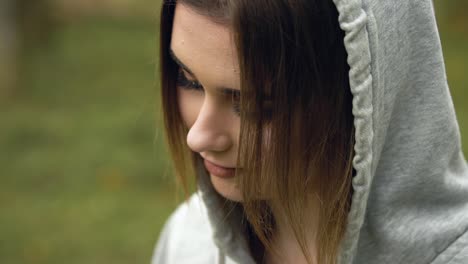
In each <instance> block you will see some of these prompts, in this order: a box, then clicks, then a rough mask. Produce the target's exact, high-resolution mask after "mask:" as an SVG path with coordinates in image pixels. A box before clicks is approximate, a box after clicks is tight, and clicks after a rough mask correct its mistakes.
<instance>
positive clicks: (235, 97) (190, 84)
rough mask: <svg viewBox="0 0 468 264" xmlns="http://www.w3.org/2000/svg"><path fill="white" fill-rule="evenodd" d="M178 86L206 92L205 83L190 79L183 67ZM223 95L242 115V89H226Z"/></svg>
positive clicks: (233, 108) (235, 111)
mask: <svg viewBox="0 0 468 264" xmlns="http://www.w3.org/2000/svg"><path fill="white" fill-rule="evenodd" d="M177 86H179V87H180V88H182V89H186V90H195V91H200V92H204V89H203V85H201V83H199V82H198V81H194V80H189V79H188V78H187V77H186V76H185V73H184V72H183V70H182V69H180V70H179V73H178V76H177ZM223 95H224V96H225V98H226V100H229V101H230V103H231V105H232V110H233V112H234V113H235V114H236V115H238V116H240V91H237V90H228V91H224V92H223Z"/></svg>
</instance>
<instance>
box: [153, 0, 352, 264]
mask: <svg viewBox="0 0 468 264" xmlns="http://www.w3.org/2000/svg"><path fill="white" fill-rule="evenodd" d="M175 2H176V1H164V3H163V8H162V13H161V28H160V34H161V35H160V36H161V38H160V40H161V42H160V56H161V57H160V58H161V65H160V66H161V75H160V76H161V88H162V89H161V92H162V95H161V96H162V106H163V114H164V122H165V129H166V137H167V141H168V144H169V147H170V151H171V155H172V158H173V162H174V165H175V169H176V173H177V176H178V179H179V180H180V182H181V184H182V185H183V187H184V189H185V190H186V192H187V178H188V175H191V174H194V171H195V170H194V166H195V163H196V158H195V155H194V153H192V152H191V151H190V150H189V149H188V147H187V145H186V143H185V138H186V135H187V132H188V130H187V128H186V127H185V126H184V123H183V122H182V119H181V116H180V113H179V108H178V103H177V89H175V85H176V78H177V70H178V66H177V64H176V63H175V62H174V61H172V59H171V57H170V55H169V47H170V40H171V32H172V22H173V17H174V9H175ZM178 2H181V3H184V4H185V5H187V6H190V7H191V8H193V10H195V11H197V12H199V13H200V14H202V15H205V16H208V17H210V18H211V19H212V20H213V21H214V22H216V23H221V24H224V25H226V26H228V27H230V28H231V30H232V34H233V37H234V40H235V44H236V46H237V54H238V57H239V58H238V59H239V65H240V78H241V98H240V109H241V132H240V142H239V144H240V146H239V152H238V157H237V162H238V163H237V164H238V166H239V164H242V168H243V169H242V174H240V175H238V176H239V177H237V178H238V180H239V188H240V189H241V191H242V198H243V201H242V207H243V210H244V214H245V217H246V219H247V220H248V224H249V226H248V228H247V230H251V233H250V234H253V235H254V236H253V237H252V239H253V240H255V239H257V241H259V242H260V245H261V249H267V250H270V251H271V252H273V253H275V254H277V252H275V249H274V245H272V243H271V240H270V238H271V234H272V231H273V230H274V224H275V219H274V216H273V215H272V213H271V208H270V207H269V205H272V204H275V205H278V206H279V207H280V208H283V209H284V214H285V215H286V218H287V220H288V222H289V224H290V226H291V228H292V230H293V231H294V233H295V236H296V238H297V241H298V242H299V245H300V246H301V248H302V251H303V252H304V255H305V256H306V258H307V259H308V262H309V263H312V258H311V256H310V254H309V252H308V250H307V244H306V238H305V235H304V234H305V232H304V230H305V227H306V226H307V223H304V222H302V220H303V219H304V218H303V217H302V215H303V213H304V210H303V209H304V208H305V206H306V204H307V201H308V199H310V197H312V196H311V194H313V195H315V196H316V197H318V199H319V201H320V206H319V208H318V210H319V215H320V218H319V223H318V224H319V226H318V230H317V231H318V233H317V238H316V239H317V245H318V248H317V250H318V251H317V261H318V263H326V264H334V263H336V261H337V254H338V252H339V248H340V242H341V239H342V237H343V235H344V232H345V228H346V224H347V221H346V220H347V215H348V211H349V208H350V205H351V196H352V193H353V190H352V185H351V182H352V177H353V176H354V174H355V171H354V169H353V168H352V158H353V156H354V151H353V147H354V126H353V115H352V94H351V91H350V87H349V79H348V72H349V66H348V64H347V62H346V59H347V54H346V50H345V48H344V44H343V38H344V32H343V31H342V30H341V29H340V27H339V24H338V13H337V10H336V8H335V6H334V4H333V2H332V1H331V0H329V1H318V0H315V1H314V0H294V1H288V0H278V1H266V0H255V1H251V0H236V1H233V0H179V1H178ZM266 135H268V138H265V136H266ZM195 176H197V175H195ZM186 195H187V197H188V193H186ZM258 197H268V204H267V203H266V201H264V200H261V199H258ZM254 244H255V243H253V242H252V241H251V246H252V245H254ZM252 253H253V255H256V254H258V253H263V252H252ZM260 255H261V254H260ZM254 257H255V258H256V259H257V260H260V258H261V256H254Z"/></svg>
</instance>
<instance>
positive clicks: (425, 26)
mask: <svg viewBox="0 0 468 264" xmlns="http://www.w3.org/2000/svg"><path fill="white" fill-rule="evenodd" d="M334 3H335V5H336V7H337V9H338V11H339V23H340V26H341V28H342V29H343V30H344V31H345V39H344V43H345V47H346V50H347V52H348V64H349V66H350V72H349V79H350V87H351V92H352V94H353V103H352V104H353V110H352V111H353V115H354V126H355V139H356V143H355V146H354V149H355V156H354V159H353V166H354V169H355V170H356V176H355V177H354V178H353V182H352V185H353V188H354V194H353V197H352V205H351V210H350V213H349V215H348V226H347V229H346V234H345V237H344V240H343V243H342V245H341V246H342V247H341V249H340V252H339V264H350V263H353V264H361V263H365V264H373V263H375V264H382V263H411V264H418V263H421V264H423V263H424V264H428V263H431V264H467V263H468V231H467V230H468V167H467V163H466V160H465V158H464V156H463V153H462V149H461V138H460V132H459V127H458V123H457V119H456V115H455V111H454V106H453V102H452V98H451V95H450V92H449V88H448V85H447V78H446V73H445V66H444V60H443V56H442V49H441V45H440V39H439V35H438V31H437V26H436V21H435V16H434V10H433V5H432V1H431V0H401V1H392V0H334ZM199 173H200V176H201V177H200V181H199V183H198V184H199V192H198V194H199V196H198V199H199V200H198V201H199V202H196V201H195V200H194V199H195V198H192V199H191V201H192V202H193V203H192V204H194V206H192V207H195V209H193V208H192V209H189V208H188V207H187V206H186V205H182V206H180V207H179V209H178V210H176V212H175V213H174V214H173V216H172V217H171V219H170V220H168V223H167V224H166V227H165V228H164V229H163V232H162V234H161V236H160V239H159V242H158V246H157V247H156V250H155V254H154V257H153V263H246V264H249V263H254V261H253V259H252V258H251V256H250V254H249V250H248V248H247V243H246V241H245V237H243V235H242V232H241V231H240V230H241V229H240V228H241V220H240V219H241V211H240V210H234V211H232V213H230V214H229V215H225V214H224V213H223V210H220V209H219V208H220V207H221V206H222V204H221V199H220V197H219V194H217V193H216V191H215V190H214V188H213V186H212V185H211V183H210V181H209V178H208V175H206V174H205V171H204V170H203V169H199ZM194 201H195V202H194ZM226 221H227V222H226ZM205 223H206V224H205ZM188 241H193V242H188ZM197 241H198V242H197ZM184 245H186V246H184ZM194 246H195V248H196V249H193V248H194ZM190 250H192V251H190ZM211 251H212V252H214V253H210V252H211ZM194 255H196V256H197V258H196V259H197V260H199V262H197V261H195V259H194V258H193V256H194ZM181 256H187V258H182V257H181ZM186 260H188V262H185V261H186Z"/></svg>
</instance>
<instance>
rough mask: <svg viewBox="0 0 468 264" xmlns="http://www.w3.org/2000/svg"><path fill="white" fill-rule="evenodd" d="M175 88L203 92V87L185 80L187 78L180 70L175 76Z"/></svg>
mask: <svg viewBox="0 0 468 264" xmlns="http://www.w3.org/2000/svg"><path fill="white" fill-rule="evenodd" d="M177 86H179V87H181V88H184V89H187V90H199V91H203V86H202V85H201V84H200V83H199V82H197V81H192V80H189V79H187V77H185V73H184V72H183V71H182V70H179V73H178V76H177Z"/></svg>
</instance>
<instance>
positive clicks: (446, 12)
mask: <svg viewBox="0 0 468 264" xmlns="http://www.w3.org/2000/svg"><path fill="white" fill-rule="evenodd" d="M159 6H160V0H156V1H149V0H50V1H47V0H36V1H27V0H1V1H0V121H1V122H0V177H1V178H0V209H1V214H0V263H149V262H150V259H151V255H152V252H153V248H154V245H155V243H156V240H157V238H158V235H159V231H160V229H161V227H162V225H163V224H164V222H165V220H166V219H167V217H168V216H169V214H170V213H171V212H172V210H174V208H175V207H176V206H177V204H178V202H180V198H179V200H178V199H177V198H176V197H180V196H177V195H176V193H180V192H179V191H177V190H176V188H175V185H174V183H173V179H172V177H171V171H170V166H169V164H170V163H169V160H168V155H167V150H166V149H165V145H164V143H163V139H162V131H161V128H162V126H161V120H160V118H158V116H159V113H158V109H159V105H158V103H159V95H158V89H157V80H158V76H157V74H156V70H155V69H156V64H157V34H158V14H159ZM435 6H436V15H437V20H438V23H439V30H440V35H441V41H442V46H443V49H444V56H445V61H446V67H447V76H448V81H449V85H450V89H451V93H452V97H453V101H454V104H455V107H456V111H457V117H458V120H459V124H460V129H461V133H462V140H463V141H464V143H465V144H464V153H465V156H467V157H468V155H467V154H468V143H467V142H466V139H467V138H468V106H467V104H466V102H467V99H468V90H467V86H468V74H467V73H468V72H467V66H468V48H467V47H468V17H467V16H466V13H465V12H464V11H465V10H468V1H465V0H452V1H442V0H435Z"/></svg>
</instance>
